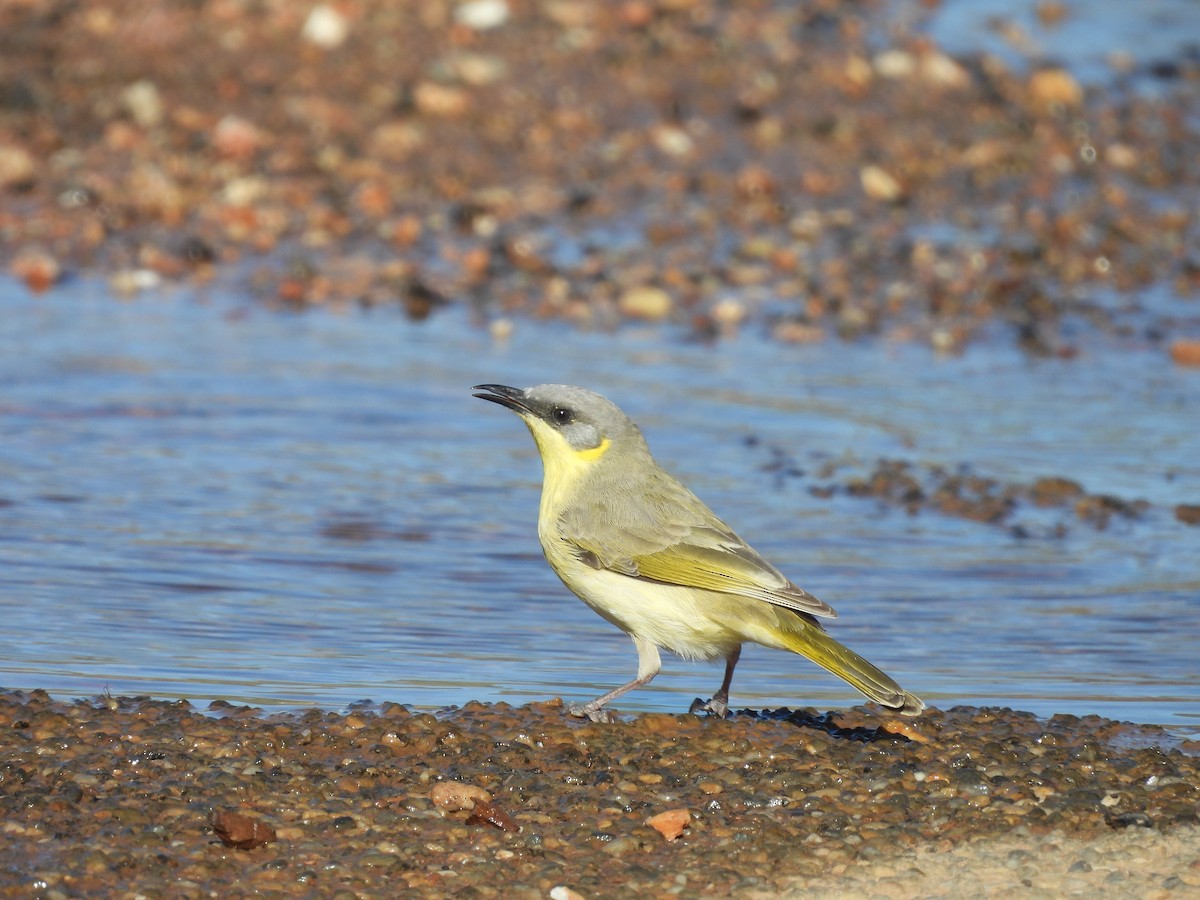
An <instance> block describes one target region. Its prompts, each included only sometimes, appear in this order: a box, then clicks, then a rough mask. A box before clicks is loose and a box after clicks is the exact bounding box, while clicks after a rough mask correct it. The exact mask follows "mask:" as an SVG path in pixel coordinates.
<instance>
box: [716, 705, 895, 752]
mask: <svg viewBox="0 0 1200 900" xmlns="http://www.w3.org/2000/svg"><path fill="white" fill-rule="evenodd" d="M734 716H736V717H737V718H739V719H755V720H757V721H760V722H785V723H787V724H789V725H794V726H796V727H797V728H810V729H812V730H814V731H821V732H824V733H825V734H827V735H829V736H830V737H832V738H836V739H837V740H842V741H857V742H859V743H862V744H870V743H874V742H876V741H890V742H894V741H896V740H902V741H908V740H910V738H908V737H905V736H904V735H902V734H896V733H894V732H891V731H887V730H885V729H884V728H883V727H882V726H875V727H874V728H870V727H867V726H865V725H847V724H843V722H842V718H841V713H839V712H833V711H831V712H823V713H822V712H817V711H816V710H815V709H788V708H787V707H781V708H779V709H740V710H738V711H737V712H732V713H731V714H730V718H733V717H734Z"/></svg>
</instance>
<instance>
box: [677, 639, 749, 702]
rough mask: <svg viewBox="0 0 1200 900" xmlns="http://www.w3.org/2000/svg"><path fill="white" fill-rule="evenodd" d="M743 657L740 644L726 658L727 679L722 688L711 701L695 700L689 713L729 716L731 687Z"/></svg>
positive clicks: (723, 681)
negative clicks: (734, 674) (735, 670)
mask: <svg viewBox="0 0 1200 900" xmlns="http://www.w3.org/2000/svg"><path fill="white" fill-rule="evenodd" d="M741 655H742V645H741V644H738V645H737V646H736V647H734V648H733V652H732V653H730V654H729V655H728V656H727V657H725V678H724V680H722V681H721V687H720V688H719V689H718V690H717V692H716V693H715V694H713V696H712V699H711V700H707V701H706V700H701V699H700V698H699V697H697V698H696V699H695V700H693V701H692V705H691V708H690V709H689V710H688V712H690V713H691V714H692V715H695V716H698V715H700V713H708V714H709V715H713V716H716V717H717V718H720V719H723V718H725V717H726V716H727V715H729V685H731V684H732V683H733V670H734V668H735V667H736V666H737V664H738V659H740V658H741Z"/></svg>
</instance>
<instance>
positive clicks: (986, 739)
mask: <svg viewBox="0 0 1200 900" xmlns="http://www.w3.org/2000/svg"><path fill="white" fill-rule="evenodd" d="M1172 743H1173V742H1172V741H1171V739H1170V736H1169V735H1168V733H1167V732H1164V731H1163V730H1162V729H1157V728H1153V727H1146V726H1137V725H1131V724H1129V723H1119V722H1113V721H1109V720H1105V719H1101V718H1099V717H1086V718H1082V719H1079V718H1075V717H1072V716H1055V717H1053V718H1051V719H1050V720H1049V721H1039V720H1038V719H1037V718H1035V717H1034V716H1032V715H1029V714H1025V713H1021V712H1016V711H1013V710H1008V709H998V708H992V709H975V708H967V707H955V708H953V709H950V710H936V709H935V710H929V711H927V712H926V713H925V714H923V715H922V716H921V717H920V718H918V719H915V720H909V719H905V720H899V719H897V718H896V717H895V716H893V715H891V714H887V713H884V712H882V711H880V710H873V709H870V708H866V707H858V708H854V709H849V710H839V711H833V712H825V713H818V712H816V711H814V710H803V709H799V710H794V711H785V710H778V711H771V712H762V713H752V712H749V711H742V712H740V713H738V714H737V715H735V716H733V717H732V718H730V719H728V720H724V721H720V720H714V719H702V718H698V717H693V716H689V715H678V716H676V715H667V714H643V715H639V716H636V717H631V716H627V717H625V719H624V721H622V722H619V723H616V724H613V725H607V726H606V725H596V724H593V723H586V722H577V721H574V720H571V719H569V718H568V717H565V716H564V715H563V709H562V705H561V702H559V701H551V702H548V703H544V704H531V705H528V706H523V707H516V708H514V707H509V706H506V705H504V704H499V705H494V706H489V705H483V704H471V705H468V706H466V707H463V708H461V709H455V710H448V711H444V712H443V713H441V714H439V715H436V716H435V715H430V714H427V713H415V712H413V711H411V710H409V709H407V708H406V707H404V706H401V705H397V704H384V705H382V706H378V707H373V708H371V709H365V708H364V709H363V710H354V711H350V712H348V713H346V714H338V713H332V712H322V711H319V710H311V711H308V712H303V713H298V714H287V715H263V714H262V711H260V710H256V709H253V708H248V707H235V706H231V705H228V704H214V705H213V706H212V707H210V708H209V709H207V710H198V709H194V708H192V707H191V706H190V705H189V704H188V703H186V701H177V702H164V701H154V700H148V699H134V698H113V697H101V698H95V699H92V700H86V701H82V700H81V701H66V700H56V699H52V698H51V697H49V696H48V695H46V694H44V693H43V692H38V691H34V692H5V693H2V694H0V774H2V782H3V791H0V804H2V807H3V808H2V809H0V821H2V822H3V825H2V826H0V827H2V828H3V831H4V834H5V845H6V850H5V852H4V854H3V856H4V864H3V866H0V890H2V891H4V892H5V895H8V896H15V895H18V894H21V893H22V892H25V894H24V895H29V894H32V895H35V896H43V897H75V896H115V895H119V894H124V893H126V892H131V893H137V894H139V895H142V896H151V897H154V896H164V897H165V896H173V897H200V896H208V895H210V893H211V892H212V891H217V892H219V893H221V892H224V893H227V894H228V893H229V892H231V891H234V892H236V891H255V892H258V893H261V894H263V895H265V896H314V897H315V896H322V897H337V896H344V897H350V896H383V895H386V894H388V892H393V894H394V892H395V891H398V890H403V891H412V892H414V893H417V894H423V895H427V896H434V895H441V894H444V893H445V892H447V891H453V892H454V894H455V895H456V896H479V897H493V896H494V897H499V896H528V897H545V896H549V895H550V892H551V891H552V890H553V889H555V888H563V889H570V890H573V891H576V892H577V893H578V894H579V895H581V896H584V897H601V896H632V895H634V894H637V895H639V896H667V895H674V894H678V893H681V894H683V895H687V896H705V895H712V896H721V895H725V894H728V893H729V892H743V891H744V892H758V893H763V892H766V893H767V894H770V893H774V892H780V891H786V890H788V889H789V887H792V886H794V885H795V883H796V880H797V879H807V878H818V877H826V878H828V877H843V876H845V877H859V878H862V877H867V875H865V874H864V873H869V872H870V871H872V870H871V869H870V868H869V867H870V866H874V865H883V864H885V863H887V861H889V860H896V859H900V858H901V857H903V855H904V854H906V853H913V852H918V851H921V852H929V851H930V850H935V851H936V852H937V853H939V854H940V853H944V852H949V851H952V850H955V849H956V848H963V847H967V846H971V845H974V844H976V843H978V842H981V841H989V840H992V839H1001V838H1006V839H1014V838H1016V839H1020V840H1023V841H1028V842H1036V841H1038V840H1041V838H1043V837H1044V836H1047V835H1059V836H1061V837H1062V838H1063V839H1064V840H1065V839H1071V840H1081V841H1090V840H1094V839H1098V840H1103V839H1105V837H1106V836H1108V835H1111V834H1113V833H1114V832H1121V831H1125V830H1127V829H1137V830H1146V831H1148V832H1151V831H1152V832H1154V833H1155V834H1160V835H1171V834H1173V833H1175V832H1177V831H1179V832H1180V833H1187V832H1186V829H1188V828H1191V827H1193V826H1195V825H1196V824H1198V819H1200V756H1197V755H1196V754H1195V751H1196V749H1197V747H1195V746H1191V745H1183V746H1179V745H1178V744H1176V745H1174V746H1172ZM447 784H449V785H451V786H452V787H453V788H454V790H447V789H446V787H445V786H446V785H447ZM439 785H442V786H443V787H442V788H441V789H439V788H438V786H439ZM464 792H465V796H460V794H463V793H464ZM477 801H478V802H477ZM228 813H240V814H243V815H245V816H248V817H250V820H251V821H252V822H255V823H257V824H255V825H254V826H253V828H252V829H251V830H250V831H247V832H246V833H245V834H244V835H242V837H243V838H244V839H245V840H244V841H243V844H242V846H243V847H244V849H242V848H240V847H239V846H227V845H226V844H225V843H223V842H222V840H221V839H220V838H219V837H218V836H217V834H216V832H215V830H214V827H213V826H214V821H215V820H214V816H222V815H226V814H228ZM666 813H671V814H673V815H674V816H675V817H676V819H675V823H674V825H673V826H671V825H670V824H667V825H665V826H664V824H663V820H662V819H656V818H655V817H660V816H662V815H663V814H666ZM234 838H235V839H236V838H237V835H235V836H234ZM1043 843H1044V842H1043ZM856 873H857V874H856ZM559 895H560V896H570V895H568V894H562V893H561V892H560V894H559Z"/></svg>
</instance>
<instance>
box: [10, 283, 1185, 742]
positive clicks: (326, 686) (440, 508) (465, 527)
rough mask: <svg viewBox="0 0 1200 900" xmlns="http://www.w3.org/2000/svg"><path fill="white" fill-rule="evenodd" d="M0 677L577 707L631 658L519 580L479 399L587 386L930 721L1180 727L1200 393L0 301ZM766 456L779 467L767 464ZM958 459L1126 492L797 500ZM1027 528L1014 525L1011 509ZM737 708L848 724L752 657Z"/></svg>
mask: <svg viewBox="0 0 1200 900" xmlns="http://www.w3.org/2000/svg"><path fill="white" fill-rule="evenodd" d="M0 313H2V318H0V433H2V437H0V617H2V620H3V623H4V627H3V629H0V685H4V686H6V687H10V688H45V689H48V690H50V691H51V692H54V693H57V694H60V695H67V696H90V695H95V694H98V693H101V692H103V691H105V690H108V691H111V692H112V693H114V694H135V693H145V694H151V695H154V696H158V697H187V698H189V699H192V700H193V701H196V702H205V701H207V700H211V699H217V698H219V699H224V700H228V701H232V702H239V703H254V704H262V705H268V706H277V707H278V706H282V707H289V706H304V705H318V706H322V707H327V708H341V707H344V706H346V705H347V704H349V703H351V702H354V701H357V700H360V699H363V698H371V699H373V700H376V701H384V700H391V701H397V702H403V703H410V704H414V705H416V706H419V707H427V708H437V707H442V706H445V705H449V704H462V703H464V702H466V701H467V700H471V699H476V700H484V701H499V700H504V701H508V702H512V703H521V702H525V701H528V700H533V699H540V698H545V697H547V696H557V695H562V696H565V697H567V698H568V699H572V700H579V699H586V698H589V697H590V696H593V695H595V694H596V693H599V692H600V691H602V690H605V689H607V688H610V687H612V686H614V685H616V684H618V683H621V682H623V681H625V680H627V679H628V678H630V677H632V674H633V672H634V669H635V654H634V652H633V648H632V645H631V644H630V643H629V641H628V639H627V638H626V637H625V636H624V635H622V634H621V633H620V632H618V631H616V630H615V629H613V628H612V627H611V626H609V625H608V624H607V623H605V622H604V621H602V620H601V619H599V618H598V617H596V616H595V615H594V614H593V613H591V612H590V611H589V610H588V609H586V608H585V607H584V606H583V604H581V603H580V602H579V601H578V600H576V599H575V598H574V597H573V596H571V595H570V594H569V593H568V592H567V591H566V589H565V588H563V587H562V586H561V585H560V584H559V582H558V581H557V579H556V578H555V577H554V576H553V574H552V573H551V572H550V571H549V570H548V569H547V568H546V566H545V563H544V561H543V560H542V558H541V553H540V549H539V548H538V545H537V540H536V535H535V518H536V510H537V499H538V489H539V486H540V476H541V472H540V466H539V463H538V460H537V456H536V453H535V450H534V447H533V443H532V441H531V440H530V438H529V435H528V433H527V432H526V431H525V429H524V428H523V427H522V426H521V424H520V422H519V421H518V420H517V419H516V418H515V417H514V416H512V415H511V414H510V413H508V412H507V411H505V410H503V409H501V408H499V407H497V406H494V405H491V404H486V403H483V402H481V401H479V400H475V399H473V398H472V397H471V396H470V387H471V385H473V384H476V383H480V382H501V383H509V384H516V385H528V384H533V383H537V382H542V381H563V382H572V383H578V384H584V385H587V386H590V387H592V388H594V389H597V390H600V391H601V392H602V393H605V394H607V395H609V396H610V397H612V398H613V399H614V400H616V401H617V402H618V403H620V404H621V405H622V406H623V407H624V408H625V409H626V410H627V411H628V412H629V413H630V414H631V415H633V416H634V418H636V419H637V420H638V421H639V422H640V423H641V424H642V426H643V429H644V430H645V432H646V434H647V437H648V439H649V440H650V443H651V447H652V448H653V449H654V451H655V452H656V455H657V456H658V457H659V459H660V460H661V461H662V462H663V463H664V464H665V465H667V466H668V468H670V469H671V470H673V471H674V472H675V473H676V474H678V475H680V476H681V477H683V478H684V480H686V481H687V482H688V483H689V484H690V485H691V486H692V488H693V489H694V490H696V491H697V493H699V494H700V495H701V496H702V497H703V498H705V499H706V500H707V501H708V502H709V503H710V504H711V505H712V506H713V507H714V508H715V509H716V510H717V511H718V512H719V513H720V514H721V516H722V517H723V518H725V519H726V520H727V521H729V522H730V523H731V524H732V525H734V527H736V528H737V529H738V530H739V531H740V532H741V533H742V534H743V536H745V537H746V538H747V539H748V540H750V542H751V543H752V544H754V545H755V546H756V547H757V548H758V549H759V550H760V551H762V552H763V553H765V554H766V555H768V556H769V557H770V558H772V559H773V560H774V561H775V562H776V563H777V564H778V565H779V566H780V567H781V568H783V569H784V570H785V571H786V572H787V573H788V574H789V575H791V576H792V577H793V578H794V579H795V580H796V581H797V582H798V583H800V584H801V585H803V586H804V587H806V588H808V589H809V590H811V591H813V592H814V593H816V594H817V595H818V596H820V597H822V598H823V599H825V600H827V601H828V602H830V603H831V604H832V605H834V606H835V607H836V608H837V609H838V611H839V613H840V614H841V619H840V620H839V621H838V622H837V623H835V625H834V626H833V628H834V633H835V635H836V636H837V637H839V638H840V639H842V640H844V641H845V642H846V643H848V644H850V645H852V646H853V647H855V648H856V649H858V650H859V651H860V652H862V653H863V654H864V655H866V656H867V657H869V658H871V659H872V660H873V661H875V662H877V663H878V664H880V665H881V666H882V667H883V668H884V669H885V670H887V671H888V672H889V673H891V674H893V675H894V676H895V677H896V678H897V679H898V680H899V681H901V683H902V684H904V685H905V687H907V688H909V689H911V690H913V691H914V692H916V693H918V694H920V695H921V696H923V697H924V698H926V700H927V701H929V702H930V703H932V704H935V705H938V706H949V705H953V704H960V703H963V704H973V705H992V704H997V705H1001V704H1002V705H1006V706H1013V707H1017V708H1021V709H1029V710H1033V711H1035V712H1038V713H1042V714H1047V715H1048V714H1051V713H1057V712H1064V713H1074V714H1078V715H1084V714H1088V713H1097V714H1102V715H1106V716H1111V717H1115V718H1125V719H1132V720H1136V721H1140V722H1155V723H1173V724H1189V723H1190V724H1193V725H1195V724H1196V722H1197V716H1198V710H1200V680H1198V678H1197V664H1196V649H1195V648H1196V647H1197V646H1198V639H1200V615H1198V613H1200V564H1198V562H1197V561H1198V560H1200V528H1188V527H1186V526H1184V525H1182V524H1180V523H1178V522H1176V521H1175V520H1174V518H1173V516H1172V515H1171V510H1170V506H1171V504H1173V503H1176V502H1181V501H1188V502H1200V442H1198V440H1197V431H1196V426H1195V423H1196V421H1197V419H1196V410H1197V399H1198V396H1200V373H1197V372H1196V371H1194V370H1192V371H1189V370H1186V369H1180V368H1176V367H1173V366H1172V365H1171V364H1170V362H1169V360H1168V358H1167V355H1166V354H1165V352H1163V350H1162V348H1161V347H1159V346H1155V345H1150V344H1146V345H1142V344H1136V343H1126V344H1118V343H1116V342H1114V341H1109V340H1108V339H1105V338H1102V337H1098V338H1096V339H1095V340H1094V341H1092V342H1090V343H1089V344H1088V349H1087V351H1085V352H1084V353H1083V354H1082V355H1081V356H1080V357H1079V358H1076V359H1073V360H1030V359H1029V358H1027V357H1025V356H1023V355H1021V354H1020V353H1019V352H1018V351H1016V350H1012V349H1009V348H1008V347H1007V346H1006V345H1000V343H999V342H997V343H996V344H990V345H989V344H984V345H980V346H974V347H972V348H971V349H970V350H969V351H968V353H967V354H966V355H964V356H962V357H955V358H938V357H936V356H934V355H932V354H930V353H929V352H928V351H927V350H926V349H924V348H922V347H917V346H911V345H888V344H880V343H878V342H874V341H866V342H862V343H856V344H845V343H840V342H829V343H825V344H817V345H811V346H799V347H798V346H788V345H782V344H777V343H772V342H769V341H767V340H764V339H763V338H761V337H760V336H759V335H757V334H755V333H753V332H750V333H747V334H745V335H743V336H741V337H740V338H738V339H736V340H732V341H727V342H723V343H720V344H718V345H715V346H699V345H691V344H687V343H684V342H682V341H681V340H680V339H679V335H677V334H675V333H673V332H671V331H670V330H669V329H667V328H662V329H660V328H637V327H628V328H626V329H624V330H622V331H621V332H619V333H618V334H616V335H603V334H586V333H578V332H576V331H574V330H572V329H570V328H568V327H566V326H562V325H558V324H535V323H530V322H519V323H517V326H516V330H515V333H514V334H513V336H512V338H511V340H509V341H507V342H505V343H498V342H496V341H493V340H492V339H491V338H490V337H489V336H488V334H487V332H486V331H485V330H482V329H479V328H477V327H474V326H473V325H472V324H471V323H470V322H469V321H468V320H467V318H466V316H465V314H463V313H461V312H459V311H450V312H447V313H444V314H441V315H438V316H435V317H434V318H433V319H432V320H430V321H428V322H426V323H423V324H415V323H412V322H409V321H407V320H405V319H404V318H402V317H401V316H400V315H398V314H396V313H393V312H390V311H380V310H377V311H373V312H365V313H357V312H355V313H350V314H344V315H337V314H331V313H323V312H313V313H308V314H304V315H290V314H286V313H278V312H272V311H270V310H267V309H265V308H263V307H261V306H258V305H255V304H253V303H252V302H250V301H246V300H242V299H239V298H229V297H226V298H221V299H214V298H204V297H197V296H195V295H193V294H190V293H187V292H181V293H179V294H176V295H169V294H164V295H161V296H146V297H143V298H141V299H139V300H137V301H134V302H121V301H117V300H115V299H113V298H112V297H110V296H108V295H107V293H106V291H105V289H104V287H103V286H102V285H99V284H96V283H91V282H77V283H74V284H72V285H68V286H66V287H64V288H61V289H58V290H56V291H55V292H53V293H52V294H50V295H48V296H46V297H42V298H38V299H34V298H31V297H30V296H29V295H28V294H27V293H26V292H25V291H24V289H23V288H21V287H19V286H17V285H15V284H14V283H13V282H11V281H7V280H4V281H0ZM780 455H783V456H786V457H788V458H789V459H790V460H791V461H792V463H794V467H795V468H797V469H800V470H802V471H803V472H805V473H806V474H804V475H802V476H801V475H791V476H788V477H784V478H781V477H780V476H779V475H778V473H777V472H773V471H771V463H772V461H773V460H775V459H776V458H778V457H779V456H780ZM880 457H891V458H903V459H909V460H913V461H914V462H918V463H938V464H944V465H946V466H949V467H955V466H959V465H961V464H964V463H965V464H969V465H970V466H971V467H972V468H973V469H974V470H975V471H977V472H979V473H981V474H985V475H990V476H994V477H997V478H1001V479H1003V480H1006V481H1031V480H1033V479H1034V478H1036V477H1038V476H1042V475H1063V476H1068V477H1071V478H1075V479H1077V480H1079V481H1080V482H1082V483H1083V484H1084V486H1085V487H1086V488H1087V489H1088V490H1089V491H1093V492H1102V493H1111V494H1115V495H1118V496H1123V497H1127V498H1137V497H1141V498H1145V499H1147V500H1149V501H1151V502H1152V503H1153V504H1154V507H1153V508H1152V509H1151V510H1150V512H1149V513H1147V515H1146V516H1144V517H1143V518H1142V519H1140V520H1138V521H1134V522H1125V521H1121V520H1116V521H1114V523H1113V524H1112V525H1111V526H1110V527H1109V528H1108V529H1106V530H1103V531H1099V530H1096V529H1094V528H1092V527H1090V526H1088V525H1085V524H1083V523H1079V522H1075V521H1073V520H1070V517H1069V515H1067V514H1060V516H1062V515H1066V516H1067V518H1068V520H1069V523H1068V524H1069V525H1070V528H1069V530H1068V532H1067V534H1066V536H1064V537H1061V538H1052V537H1049V536H1047V535H1048V528H1046V527H1044V526H1045V525H1046V523H1045V522H1044V521H1043V519H1044V514H1038V513H1036V512H1028V513H1022V514H1021V515H1019V516H1018V520H1022V516H1026V517H1027V518H1028V520H1029V523H1030V526H1031V527H1030V531H1031V533H1033V534H1034V537H1033V538H1030V539H1024V540H1022V539H1017V538H1014V537H1012V536H1011V535H1010V534H1009V532H1008V531H1007V530H1005V529H1003V528H997V527H995V526H989V525H983V524H979V523H975V522H967V521H962V520H957V519H951V518H948V517H945V516H941V515H937V514H933V513H922V514H920V515H917V516H909V515H907V514H905V513H904V512H902V511H897V510H892V509H881V508H879V507H878V506H877V505H876V504H875V503H874V502H873V501H869V500H861V499H854V498H849V497H835V498H833V499H821V498H818V497H815V496H813V495H812V493H811V492H810V488H811V487H812V486H813V485H814V484H817V483H819V482H820V479H818V478H816V477H815V473H816V472H817V470H818V469H819V467H820V465H821V463H822V462H823V461H827V460H830V459H839V460H846V459H850V460H859V461H861V462H862V464H863V466H864V467H868V468H869V466H870V465H871V464H873V462H874V460H876V459H878V458H880ZM1039 516H1042V518H1039ZM664 661H665V668H664V671H663V673H662V674H661V675H660V676H659V677H658V679H656V681H655V682H654V683H653V684H652V685H651V686H649V687H647V688H645V689H642V690H640V691H637V692H636V693H634V694H631V695H630V696H629V698H628V699H627V700H626V702H624V703H623V704H622V708H623V709H626V710H673V711H678V710H683V709H686V707H687V705H688V703H689V702H690V700H691V699H692V698H693V697H695V696H699V695H703V696H708V695H709V694H711V692H712V691H713V690H714V689H715V687H716V685H717V683H718V681H719V678H720V672H719V669H718V668H717V667H713V666H708V665H704V664H695V663H685V662H683V661H680V660H676V659H674V658H671V657H668V658H666V659H665V660H664ZM734 702H735V704H741V705H751V706H776V705H785V704H786V705H818V706H822V707H827V706H831V705H841V704H850V703H855V702H858V700H857V695H856V694H854V693H853V691H851V690H850V689H849V688H847V687H845V686H843V685H842V684H841V683H840V682H839V681H837V680H836V679H834V678H832V677H831V676H828V675H826V674H825V673H824V672H822V671H821V670H819V669H817V668H816V667H814V666H813V665H811V664H809V663H807V662H806V661H805V660H803V659H800V658H798V657H792V656H789V655H787V654H783V653H780V652H775V651H768V650H765V649H762V648H747V652H746V653H745V654H744V656H743V661H742V663H741V666H740V667H739V672H738V678H737V679H736V681H735V683H734Z"/></svg>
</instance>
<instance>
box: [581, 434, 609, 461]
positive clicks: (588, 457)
mask: <svg viewBox="0 0 1200 900" xmlns="http://www.w3.org/2000/svg"><path fill="white" fill-rule="evenodd" d="M611 446H612V441H610V440H609V439H608V438H605V439H604V440H602V441H601V442H600V445H599V446H598V447H592V448H591V449H590V450H576V451H575V455H576V456H578V457H579V458H580V459H582V460H583V461H584V462H595V461H596V460H598V459H599V458H600V457H602V456H603V455H604V454H605V453H607V452H608V448H609V447H611Z"/></svg>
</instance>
